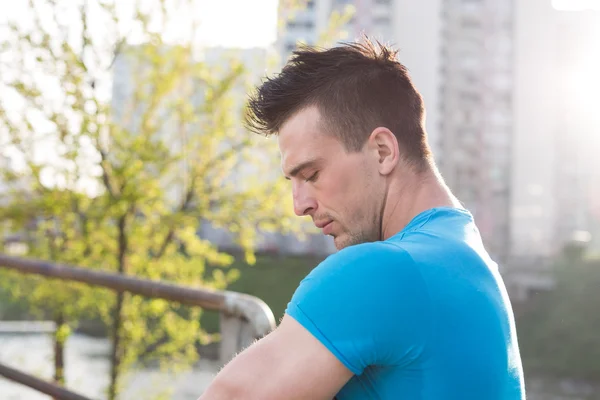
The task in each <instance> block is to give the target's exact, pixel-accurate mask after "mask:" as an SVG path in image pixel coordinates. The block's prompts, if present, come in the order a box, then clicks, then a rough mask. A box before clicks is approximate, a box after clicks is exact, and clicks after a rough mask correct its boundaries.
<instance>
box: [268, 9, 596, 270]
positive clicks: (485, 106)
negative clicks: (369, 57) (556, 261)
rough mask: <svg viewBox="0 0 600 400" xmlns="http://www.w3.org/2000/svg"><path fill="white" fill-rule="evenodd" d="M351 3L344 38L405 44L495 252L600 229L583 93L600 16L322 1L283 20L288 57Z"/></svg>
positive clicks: (524, 251)
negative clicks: (362, 35)
mask: <svg viewBox="0 0 600 400" xmlns="http://www.w3.org/2000/svg"><path fill="white" fill-rule="evenodd" d="M284 4H286V2H284V1H281V2H280V15H282V16H286V15H288V14H286V10H285V7H284ZM347 5H352V6H354V9H355V14H354V17H353V18H352V19H351V21H350V22H349V23H348V24H347V25H346V26H345V30H346V31H347V33H348V35H347V39H354V38H356V37H358V36H359V35H360V33H361V32H365V33H367V34H368V35H369V36H371V37H374V38H377V39H380V40H382V41H383V42H385V43H390V44H392V45H394V46H395V47H397V48H399V49H400V54H399V60H400V61H401V62H402V63H403V64H405V65H406V66H407V67H408V69H409V71H410V73H411V76H412V77H413V80H414V82H415V84H416V86H417V88H418V89H419V90H420V91H421V93H422V95H423V98H424V100H425V105H426V107H427V131H428V134H429V139H430V143H431V145H432V148H433V151H434V154H435V156H436V160H437V162H438V165H439V167H440V170H441V172H442V175H443V176H444V179H445V180H446V181H447V183H448V184H449V186H450V187H451V188H452V190H453V191H454V192H455V193H456V195H457V196H458V197H459V198H460V200H461V201H463V202H464V203H465V205H466V207H468V208H469V209H470V210H471V211H472V212H473V214H474V215H475V218H476V221H477V223H478V226H479V228H480V230H481V233H482V236H483V238H484V241H485V243H486V245H487V247H488V249H489V251H490V253H491V254H492V256H493V257H494V258H496V259H497V260H499V261H501V262H505V261H507V260H508V259H515V258H516V259H528V260H531V259H538V258H542V259H543V258H547V257H551V256H553V255H555V254H556V253H557V252H558V251H559V250H560V248H561V247H562V245H563V244H564V243H565V242H566V241H568V240H569V238H570V237H571V236H572V234H573V232H575V231H589V232H592V233H595V232H597V233H596V236H597V235H598V234H600V222H599V221H600V164H599V161H598V160H599V158H598V157H597V156H595V154H598V153H599V152H600V139H594V138H600V132H599V129H600V122H598V121H599V119H600V113H598V112H597V110H594V109H593V107H594V104H599V102H600V99H598V97H596V98H595V100H594V99H591V98H589V93H592V92H593V91H588V92H587V93H588V96H587V97H585V96H584V97H581V96H579V94H580V93H578V92H581V91H582V89H583V88H582V87H581V85H582V84H583V85H585V80H586V79H587V80H588V83H589V84H591V83H593V82H589V81H590V80H593V76H595V75H597V72H596V73H595V74H594V73H593V72H592V71H593V70H594V69H595V70H596V71H598V70H600V48H598V46H600V33H599V30H600V21H599V19H598V12H597V13H596V14H592V13H590V12H561V11H558V10H556V9H554V8H553V7H552V0H527V1H514V0H510V1H496V0H443V1H442V0H425V1H420V2H413V3H411V4H410V5H408V4H407V3H406V2H403V1H400V0H314V1H310V2H309V7H308V8H306V9H305V10H302V11H300V12H298V13H297V14H295V15H294V16H293V17H292V18H291V19H290V20H289V21H288V22H287V23H284V25H283V29H282V31H281V33H280V35H279V40H278V46H279V48H280V50H281V51H282V54H283V57H284V59H285V58H287V57H288V56H289V54H290V52H291V51H292V50H293V49H294V47H295V44H296V42H297V41H302V42H305V43H308V44H316V43H318V39H319V33H320V32H322V31H324V30H325V28H326V27H327V24H328V21H329V17H330V16H331V14H332V12H333V11H336V10H337V11H339V10H341V9H342V8H343V7H345V6H347ZM288 16H289V15H288ZM594 55H595V56H594ZM594 57H595V58H594ZM578 77H579V78H578ZM586 77H587V78H586ZM578 79H579V80H578ZM596 82H599V81H598V80H596ZM598 92H600V88H599V89H598V91H597V93H598ZM578 96H579V98H578ZM592 237H593V238H594V237H595V235H592ZM592 242H593V243H600V240H598V241H595V240H592Z"/></svg>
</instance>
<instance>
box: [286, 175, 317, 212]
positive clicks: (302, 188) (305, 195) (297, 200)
mask: <svg viewBox="0 0 600 400" xmlns="http://www.w3.org/2000/svg"><path fill="white" fill-rule="evenodd" d="M292 186H293V187H292V195H293V198H294V212H295V213H296V215H297V216H299V217H302V216H304V215H312V214H313V213H314V211H315V210H316V209H317V201H316V200H315V198H314V196H312V194H311V193H310V189H309V188H308V187H306V185H303V184H302V183H297V182H294V183H293V184H292Z"/></svg>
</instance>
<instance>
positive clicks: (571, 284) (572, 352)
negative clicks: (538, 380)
mask: <svg viewBox="0 0 600 400" xmlns="http://www.w3.org/2000/svg"><path fill="white" fill-rule="evenodd" d="M555 276H556V282H557V285H556V288H555V289H554V290H553V291H551V292H548V293H541V294H538V295H537V296H536V297H535V298H534V300H533V302H532V303H533V304H531V305H530V311H529V312H527V313H525V314H523V315H521V316H520V317H519V319H518V321H517V328H518V330H519V342H520V348H521V353H522V357H523V363H524V365H525V370H526V371H530V372H533V373H540V374H546V375H551V376H560V377H572V378H579V379H588V380H595V381H598V380H600V364H599V363H598V359H599V358H600V335H599V334H598V332H600V314H599V313H598V304H600V291H598V288H599V287H600V260H597V259H596V260H592V259H585V258H581V257H579V256H577V257H575V258H572V257H567V258H565V259H564V260H562V261H561V262H559V263H557V265H556V268H555Z"/></svg>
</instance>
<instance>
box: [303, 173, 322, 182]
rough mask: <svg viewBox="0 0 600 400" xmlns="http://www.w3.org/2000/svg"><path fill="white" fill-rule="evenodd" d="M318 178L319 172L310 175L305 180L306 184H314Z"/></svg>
mask: <svg viewBox="0 0 600 400" xmlns="http://www.w3.org/2000/svg"><path fill="white" fill-rule="evenodd" d="M318 177H319V171H317V172H315V173H314V174H312V175H311V176H310V177H309V178H307V179H306V181H307V182H315V181H316V180H317V178H318Z"/></svg>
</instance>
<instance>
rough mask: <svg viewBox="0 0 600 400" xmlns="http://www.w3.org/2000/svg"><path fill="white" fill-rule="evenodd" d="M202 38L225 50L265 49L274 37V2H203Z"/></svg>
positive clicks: (212, 0) (270, 0)
mask: <svg viewBox="0 0 600 400" xmlns="http://www.w3.org/2000/svg"><path fill="white" fill-rule="evenodd" d="M200 3H201V4H200V6H199V7H200V18H201V20H202V26H201V28H200V29H201V30H202V33H203V34H202V35H200V36H201V37H205V38H208V40H207V42H208V43H207V44H210V45H220V46H227V47H230V46H231V47H252V46H267V45H269V44H272V43H273V42H274V41H275V38H276V33H277V32H276V23H277V0H204V1H201V2H200Z"/></svg>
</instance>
